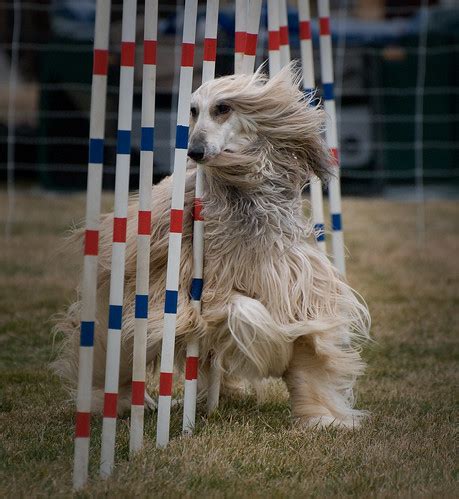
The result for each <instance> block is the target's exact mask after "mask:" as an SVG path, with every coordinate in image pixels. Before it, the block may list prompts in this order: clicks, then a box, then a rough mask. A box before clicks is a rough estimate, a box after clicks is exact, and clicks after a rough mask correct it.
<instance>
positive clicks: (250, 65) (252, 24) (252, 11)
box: [241, 0, 262, 74]
mask: <svg viewBox="0 0 459 499" xmlns="http://www.w3.org/2000/svg"><path fill="white" fill-rule="evenodd" d="M261 4H262V0H250V3H249V9H248V12H247V34H246V37H245V49H244V58H243V59H242V71H241V72H242V73H244V74H251V73H253V71H254V69H255V58H256V56H257V41H258V31H259V29H260V17H261Z"/></svg>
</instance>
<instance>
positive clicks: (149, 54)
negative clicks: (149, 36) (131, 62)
mask: <svg viewBox="0 0 459 499" xmlns="http://www.w3.org/2000/svg"><path fill="white" fill-rule="evenodd" d="M143 63H144V64H156V40H145V41H144V42H143Z"/></svg>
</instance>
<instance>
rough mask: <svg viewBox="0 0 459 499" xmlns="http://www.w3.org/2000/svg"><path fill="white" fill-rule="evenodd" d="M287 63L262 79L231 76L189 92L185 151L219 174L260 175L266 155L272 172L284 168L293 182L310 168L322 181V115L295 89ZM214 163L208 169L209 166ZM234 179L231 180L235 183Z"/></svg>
mask: <svg viewBox="0 0 459 499" xmlns="http://www.w3.org/2000/svg"><path fill="white" fill-rule="evenodd" d="M299 79H300V77H299V74H298V71H297V70H295V69H294V67H293V65H289V66H287V67H286V68H284V69H283V70H282V71H281V72H280V73H279V74H277V75H276V76H275V77H274V78H272V79H268V78H267V77H266V75H265V74H264V73H263V72H262V71H261V70H259V71H257V72H256V73H255V74H254V75H231V76H225V77H222V78H217V79H215V80H212V81H210V82H208V83H205V84H204V85H202V86H201V87H200V88H199V89H198V90H197V91H196V92H195V93H194V94H193V96H192V100H191V111H190V132H191V134H190V140H189V147H188V156H189V157H190V158H191V159H193V160H194V161H197V162H200V163H202V164H203V165H204V166H208V167H209V171H211V170H214V171H215V170H219V172H220V173H223V172H222V168H226V169H227V171H226V172H224V173H225V177H226V180H227V181H231V179H234V180H236V177H238V182H240V181H242V180H243V179H242V178H241V176H244V175H246V176H250V175H252V176H253V174H254V169H256V174H257V177H258V178H261V177H262V176H263V164H265V165H266V163H267V162H266V161H263V158H265V159H266V158H268V159H269V161H268V163H269V166H270V168H271V169H274V170H276V171H275V172H271V173H272V174H276V175H281V174H282V173H285V172H287V174H288V176H289V178H293V177H296V179H297V181H298V182H299V183H301V182H304V181H305V180H307V179H308V178H309V177H310V175H311V173H314V174H316V175H317V176H318V177H319V178H321V179H322V180H326V179H327V177H328V175H329V171H330V161H329V159H330V158H329V156H328V153H327V150H326V147H325V145H324V142H323V139H322V137H321V132H322V129H323V123H324V119H325V115H324V112H323V110H322V109H321V108H320V107H318V106H313V105H311V100H310V98H309V99H308V98H307V97H305V96H304V94H303V92H302V91H301V90H300V88H299ZM211 167H214V168H211ZM238 182H236V183H238Z"/></svg>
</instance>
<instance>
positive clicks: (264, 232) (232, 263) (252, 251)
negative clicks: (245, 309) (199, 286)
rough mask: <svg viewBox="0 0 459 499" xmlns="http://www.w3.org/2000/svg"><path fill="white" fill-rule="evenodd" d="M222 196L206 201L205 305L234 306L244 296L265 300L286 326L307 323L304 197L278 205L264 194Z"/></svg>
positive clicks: (228, 192)
mask: <svg viewBox="0 0 459 499" xmlns="http://www.w3.org/2000/svg"><path fill="white" fill-rule="evenodd" d="M213 194H215V193H213ZM219 194H220V195H219V196H215V197H212V198H211V199H209V198H207V199H206V198H204V206H205V210H204V219H205V221H206V225H205V247H206V261H205V275H204V282H205V293H204V296H203V300H204V302H207V304H208V305H209V306H212V301H217V302H218V303H222V302H229V301H230V300H231V296H232V295H234V293H240V294H242V295H245V296H248V297H250V298H254V299H257V300H259V301H260V302H261V303H262V304H263V305H265V307H266V308H267V309H268V310H269V312H270V313H271V314H272V315H273V318H274V319H276V320H278V321H279V322H280V323H285V322H295V321H298V320H304V319H305V318H306V316H307V309H308V303H309V293H310V290H309V289H308V286H305V283H307V282H308V281H309V280H310V279H311V278H312V276H311V275H310V272H311V268H312V266H311V263H310V257H309V250H310V248H308V247H307V242H306V233H307V232H308V224H307V221H306V219H305V218H304V217H303V216H302V214H301V197H300V196H298V197H297V198H296V199H294V200H293V201H292V199H290V200H283V201H282V202H280V203H275V201H274V200H272V199H270V197H269V195H268V194H267V193H262V192H260V193H258V195H257V193H254V194H253V195H252V196H242V195H240V194H238V193H235V192H231V190H227V189H222V192H219ZM299 283H301V285H299Z"/></svg>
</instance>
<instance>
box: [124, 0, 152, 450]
mask: <svg viewBox="0 0 459 499" xmlns="http://www.w3.org/2000/svg"><path fill="white" fill-rule="evenodd" d="M157 31H158V0H145V17H144V42H143V53H144V55H143V74H142V122H141V144H140V176H139V209H138V212H137V263H136V295H135V326H134V352H133V359H132V400H131V427H130V440H129V450H130V452H131V454H132V453H135V452H138V451H139V450H140V449H141V448H142V446H143V429H144V415H145V405H144V404H145V374H146V356H147V326H148V303H149V277H150V236H151V204H152V199H151V193H152V191H151V186H152V184H153V156H154V133H155V128H154V127H155V91H156V41H157Z"/></svg>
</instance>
